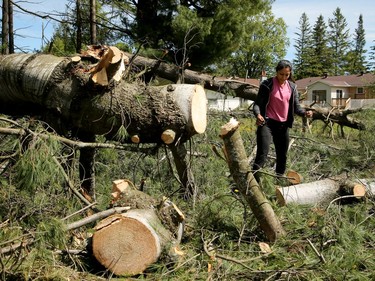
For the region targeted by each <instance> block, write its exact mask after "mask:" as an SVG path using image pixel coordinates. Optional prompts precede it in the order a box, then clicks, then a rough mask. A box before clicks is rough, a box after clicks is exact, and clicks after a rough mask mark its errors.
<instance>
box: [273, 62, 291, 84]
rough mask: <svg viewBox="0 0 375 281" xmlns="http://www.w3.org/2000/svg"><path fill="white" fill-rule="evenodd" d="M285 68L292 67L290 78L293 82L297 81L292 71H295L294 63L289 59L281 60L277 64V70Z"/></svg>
mask: <svg viewBox="0 0 375 281" xmlns="http://www.w3.org/2000/svg"><path fill="white" fill-rule="evenodd" d="M284 68H289V69H290V75H289V78H288V80H290V81H292V82H295V81H294V79H293V75H292V71H293V66H292V63H291V62H290V61H288V60H281V61H279V63H278V64H277V65H276V72H277V71H279V70H282V69H284Z"/></svg>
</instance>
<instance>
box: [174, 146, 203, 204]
mask: <svg viewBox="0 0 375 281" xmlns="http://www.w3.org/2000/svg"><path fill="white" fill-rule="evenodd" d="M169 148H170V150H171V151H172V154H173V158H174V162H175V165H176V169H177V173H178V176H179V178H180V181H181V185H182V188H183V189H182V192H181V193H182V194H183V197H184V198H185V199H189V198H192V197H193V198H195V196H196V195H197V191H196V185H195V182H194V175H193V172H192V171H191V168H190V160H189V159H188V154H187V151H186V148H185V145H184V144H179V145H176V146H175V145H171V146H169Z"/></svg>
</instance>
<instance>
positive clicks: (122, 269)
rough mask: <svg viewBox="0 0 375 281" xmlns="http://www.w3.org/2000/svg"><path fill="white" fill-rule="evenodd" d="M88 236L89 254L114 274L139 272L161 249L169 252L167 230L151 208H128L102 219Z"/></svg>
mask: <svg viewBox="0 0 375 281" xmlns="http://www.w3.org/2000/svg"><path fill="white" fill-rule="evenodd" d="M95 230H96V232H95V233H94V235H93V237H92V247H93V254H94V256H95V258H96V259H97V260H98V261H99V262H100V263H101V264H102V265H103V266H105V267H106V268H107V269H109V270H110V271H111V272H113V273H114V274H116V275H135V274H140V273H142V272H143V271H144V270H145V269H146V268H147V267H148V266H149V265H151V264H152V263H155V262H156V261H157V260H158V258H159V257H160V255H161V253H162V252H163V251H164V250H166V251H167V252H170V249H169V248H168V247H170V246H171V245H172V244H173V238H172V235H171V233H170V232H169V231H168V230H167V229H166V228H165V227H164V226H163V225H162V223H161V221H160V220H159V218H158V216H157V214H156V212H155V211H154V210H152V209H147V210H145V209H136V210H130V211H128V212H127V213H124V214H121V215H114V216H111V217H108V218H107V219H106V220H104V221H102V222H101V223H100V224H98V225H97V227H96V228H95Z"/></svg>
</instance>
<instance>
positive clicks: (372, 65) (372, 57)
mask: <svg viewBox="0 0 375 281" xmlns="http://www.w3.org/2000/svg"><path fill="white" fill-rule="evenodd" d="M373 42H375V40H374V41H373ZM367 68H368V69H369V70H370V71H374V70H375V45H372V46H370V52H369V57H368V62H367Z"/></svg>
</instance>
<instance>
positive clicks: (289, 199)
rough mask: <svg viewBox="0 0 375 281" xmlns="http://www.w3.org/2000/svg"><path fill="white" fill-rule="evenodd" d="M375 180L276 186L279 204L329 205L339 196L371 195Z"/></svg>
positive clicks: (322, 181) (359, 196)
mask: <svg viewBox="0 0 375 281" xmlns="http://www.w3.org/2000/svg"><path fill="white" fill-rule="evenodd" d="M371 184H373V185H374V182H372V183H371V181H368V180H358V181H350V180H342V179H324V180H319V181H314V182H309V183H302V184H297V185H291V186H286V187H277V188H276V198H277V202H278V204H280V205H282V206H285V205H287V204H291V203H294V204H301V205H304V204H308V205H315V204H318V205H327V204H328V203H329V202H330V201H332V200H334V199H335V198H337V197H339V196H346V195H350V196H352V197H353V198H358V199H359V198H363V197H364V196H365V195H366V194H367V195H368V196H371V193H372V192H374V191H375V188H373V187H371Z"/></svg>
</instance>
